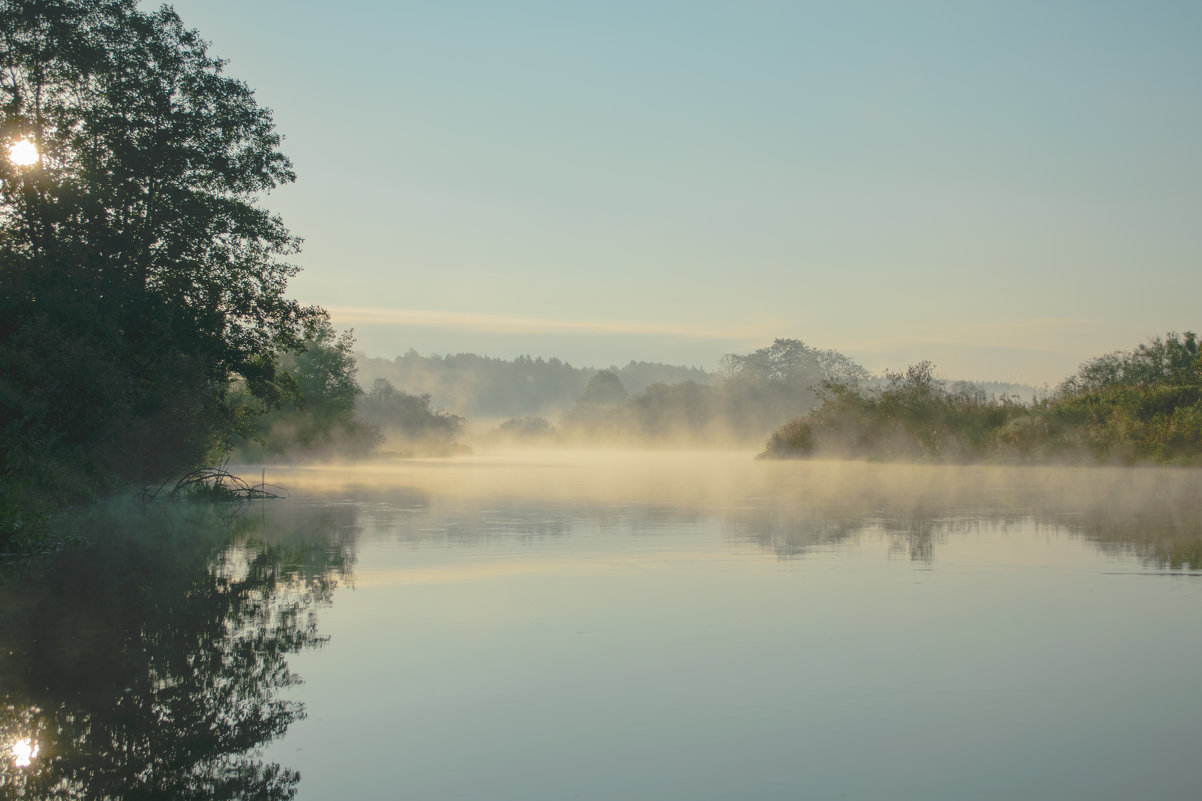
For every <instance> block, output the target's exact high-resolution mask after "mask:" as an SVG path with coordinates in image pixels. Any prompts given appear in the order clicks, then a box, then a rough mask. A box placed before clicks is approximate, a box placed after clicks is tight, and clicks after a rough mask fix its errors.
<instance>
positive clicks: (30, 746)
mask: <svg viewBox="0 0 1202 801" xmlns="http://www.w3.org/2000/svg"><path fill="white" fill-rule="evenodd" d="M12 755H13V762H15V763H16V765H17V767H18V768H27V767H29V765H30V764H31V763H32V762H33V758H34V757H36V756H37V755H38V744H37V743H35V742H33V741H32V740H18V741H17V742H15V743H13V747H12Z"/></svg>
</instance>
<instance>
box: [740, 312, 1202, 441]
mask: <svg viewBox="0 0 1202 801" xmlns="http://www.w3.org/2000/svg"><path fill="white" fill-rule="evenodd" d="M763 455H764V456H766V457H772V458H787V457H799V456H811V455H837V456H851V457H860V458H865V457H866V458H871V459H881V460H894V459H899V460H930V461H976V460H997V461H1023V462H1047V461H1096V462H1116V463H1121V464H1132V463H1137V462H1160V463H1168V464H1197V463H1199V462H1202V355H1200V353H1199V344H1198V338H1197V336H1196V335H1195V334H1194V333H1192V332H1186V333H1185V334H1184V335H1178V334H1175V333H1170V334H1168V335H1167V336H1166V337H1164V338H1163V339H1161V338H1155V339H1153V340H1151V341H1150V342H1149V343H1148V344H1145V345H1140V346H1139V347H1137V348H1135V349H1134V350H1132V351H1120V352H1116V353H1112V354H1108V355H1106V356H1102V357H1099V358H1097V359H1093V360H1092V361H1089V362H1086V363H1085V364H1084V365H1082V366H1081V369H1080V370H1079V371H1078V372H1077V374H1076V375H1074V376H1072V377H1071V378H1069V379H1067V380H1066V381H1064V382H1063V383H1062V384H1061V385H1060V386H1059V387H1058V388H1057V389H1056V390H1055V391H1054V392H1052V393H1050V394H1049V395H1048V396H1047V397H1044V398H1040V399H1038V400H1036V401H1034V402H1032V403H1021V402H1019V401H1018V399H1016V398H1013V397H1007V396H1002V397H989V396H986V394H985V393H984V392H981V391H980V390H978V389H976V388H975V387H974V386H973V385H971V384H964V383H960V384H955V385H951V386H949V385H947V384H946V383H945V382H942V381H939V380H937V379H936V378H935V377H934V373H933V368H932V366H931V364H930V363H929V362H923V363H921V364H918V365H914V366H911V367H910V368H909V369H908V370H907V371H906V372H905V373H888V374H886V382H885V384H884V386H882V387H878V388H874V389H865V388H863V387H861V386H856V385H853V384H849V383H844V382H838V381H828V382H826V383H825V384H824V385H823V402H822V405H821V406H819V407H818V408H817V409H814V410H813V411H811V412H810V413H809V414H808V415H807V416H805V417H802V418H799V419H795V420H793V421H791V422H789V423H787V424H786V425H784V426H783V427H781V428H780V429H779V430H778V431H777V432H776V433H774V434H773V435H772V437H771V439H770V440H769V441H768V447H767V450H766V451H765V452H764V454H763Z"/></svg>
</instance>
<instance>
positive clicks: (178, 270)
mask: <svg viewBox="0 0 1202 801" xmlns="http://www.w3.org/2000/svg"><path fill="white" fill-rule="evenodd" d="M22 142H27V143H32V144H33V146H34V147H35V148H36V150H37V154H38V158H37V161H36V162H35V163H33V164H25V165H22V164H19V163H18V161H20V160H21V159H15V158H12V157H6V156H10V154H11V153H13V152H14V151H12V150H11V148H13V147H14V146H15V145H17V144H18V143H22ZM279 145H280V135H279V134H278V133H277V132H276V130H275V127H274V125H273V121H272V115H271V112H270V110H269V109H266V108H264V107H262V106H260V105H259V104H258V102H257V101H256V99H255V96H254V93H253V92H252V91H251V89H250V88H249V87H248V86H247V85H246V84H245V83H243V82H241V81H238V80H236V79H234V78H232V77H230V76H228V75H226V74H225V62H224V61H222V60H220V59H218V58H215V57H213V56H212V55H210V54H209V53H208V49H207V44H206V42H205V41H204V40H203V39H201V38H200V36H199V34H198V33H197V32H196V31H194V30H189V29H188V28H186V27H185V26H184V25H183V23H182V22H181V21H180V18H179V17H178V16H177V15H176V13H175V12H174V11H173V10H172V9H171V8H169V7H167V6H164V7H162V8H161V9H159V10H157V11H153V12H145V11H141V10H139V9H138V7H137V5H136V3H135V2H134V0H0V454H4V455H2V456H0V460H3V461H0V481H4V482H7V481H9V480H11V479H12V478H13V477H14V476H15V475H18V474H22V475H28V474H29V473H30V471H31V470H34V468H36V467H37V464H36V463H37V462H38V460H39V459H42V458H43V457H42V456H39V455H37V454H42V453H46V452H50V453H54V454H58V455H59V458H60V459H61V460H63V461H64V462H69V463H73V464H74V463H77V462H81V461H91V462H98V461H103V462H104V463H105V464H104V467H105V468H106V469H109V470H112V469H117V470H119V471H120V472H122V473H124V474H126V475H129V476H134V477H149V476H151V475H161V474H163V473H165V472H169V471H171V470H174V469H178V468H180V467H184V466H187V465H189V464H192V463H195V462H196V461H198V460H200V459H203V458H204V457H205V455H206V454H207V453H211V452H212V450H213V449H214V448H215V447H217V448H219V447H221V446H222V445H224V444H227V443H228V441H229V440H230V438H231V437H232V436H233V434H234V433H235V432H236V431H237V430H238V429H239V428H240V427H241V428H245V424H246V422H247V421H246V420H244V419H242V418H241V417H240V415H241V412H240V411H239V410H240V409H243V408H244V406H243V405H241V404H233V403H230V393H231V386H232V384H233V382H234V381H235V380H238V381H239V382H240V383H241V384H242V385H244V386H245V387H247V388H248V389H249V391H250V392H251V393H252V394H253V396H255V397H256V398H258V399H260V400H262V401H264V402H265V403H267V404H270V403H272V402H274V401H276V400H278V398H279V396H280V395H281V394H282V393H283V394H286V392H287V391H288V386H289V383H288V382H287V381H281V380H280V375H279V372H278V370H277V362H278V354H279V353H281V352H283V351H286V350H291V349H295V348H296V347H297V346H298V345H299V344H300V343H301V342H302V341H303V339H304V336H305V334H306V333H307V332H310V333H311V332H312V331H313V330H314V326H315V325H317V324H319V323H320V321H321V320H322V319H323V317H324V312H322V311H321V310H320V309H318V308H316V307H307V306H302V305H300V304H298V303H297V302H295V301H293V300H290V299H288V298H287V297H286V296H285V287H286V283H287V281H288V279H289V277H290V276H292V275H293V274H294V273H295V271H296V268H295V267H294V266H292V265H291V264H289V263H288V261H287V259H288V257H289V256H291V255H292V254H294V253H295V252H296V251H297V248H298V245H299V241H298V240H297V239H296V238H295V237H294V236H292V235H291V234H290V233H289V231H288V230H287V228H286V227H285V226H284V224H283V222H282V221H281V220H280V219H279V218H278V217H277V216H274V215H272V214H271V213H270V212H269V211H267V210H266V209H264V208H263V207H262V206H261V205H260V199H261V197H262V196H263V194H264V193H266V192H267V191H269V190H271V189H273V188H274V187H277V186H279V185H280V184H283V183H287V182H290V181H292V180H293V179H294V175H293V171H292V165H291V163H290V162H289V161H288V159H287V158H286V157H285V156H284V155H283V154H282V153H281V152H280V150H279ZM25 160H28V159H25ZM100 454H105V455H106V456H105V458H104V459H100V458H99V455H100ZM34 472H36V470H34ZM10 501H11V499H10ZM3 505H4V498H3V497H2V494H0V516H2V515H3Z"/></svg>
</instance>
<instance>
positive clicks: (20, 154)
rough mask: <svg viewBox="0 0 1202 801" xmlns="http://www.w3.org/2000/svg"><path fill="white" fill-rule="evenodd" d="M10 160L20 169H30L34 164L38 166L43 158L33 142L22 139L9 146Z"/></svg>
mask: <svg viewBox="0 0 1202 801" xmlns="http://www.w3.org/2000/svg"><path fill="white" fill-rule="evenodd" d="M8 158H9V160H10V161H12V163H13V164H16V165H17V166H18V167H28V166H30V165H32V164H37V163H38V159H39V158H41V156H40V155H39V154H38V149H37V146H35V145H34V143H33V142H31V141H29V140H28V139H22V140H21V141H19V142H14V143H13V144H11V145H9V146H8Z"/></svg>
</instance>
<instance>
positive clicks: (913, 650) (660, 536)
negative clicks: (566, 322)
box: [0, 453, 1202, 801]
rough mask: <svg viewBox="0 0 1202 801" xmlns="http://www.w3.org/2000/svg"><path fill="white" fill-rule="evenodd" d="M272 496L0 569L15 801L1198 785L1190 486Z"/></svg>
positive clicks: (499, 480)
mask: <svg viewBox="0 0 1202 801" xmlns="http://www.w3.org/2000/svg"><path fill="white" fill-rule="evenodd" d="M257 472H258V471H257V470H255V473H257ZM268 480H269V481H272V482H275V483H277V484H281V485H283V486H285V487H287V488H288V489H289V492H290V496H291V497H290V498H289V499H288V500H285V501H273V502H265V503H261V504H258V505H251V506H247V507H244V508H242V509H241V510H240V511H232V510H222V509H214V508H209V507H198V506H189V505H183V506H169V505H160V506H157V507H154V508H151V509H149V510H147V511H145V512H138V511H136V510H133V509H131V508H129V507H127V506H125V505H124V504H113V505H111V506H110V507H108V508H105V509H101V510H95V511H92V512H89V513H87V514H83V515H81V516H79V517H77V518H75V519H73V520H72V521H71V522H70V524H69V528H70V530H71V531H72V532H74V533H75V534H77V535H78V536H80V537H83V538H84V540H85V542H84V544H83V545H82V546H81V547H79V548H76V549H73V550H70V551H67V552H64V553H62V554H57V555H54V556H51V557H48V558H45V559H40V560H35V561H32V562H30V561H17V560H13V559H7V560H5V561H4V562H0V603H3V609H4V614H3V615H2V616H0V617H2V621H0V695H2V696H3V704H2V706H0V749H2V751H0V782H2V784H0V798H37V799H41V798H88V799H101V798H130V799H132V798H146V799H160V798H162V799H177V798H183V799H186V798H196V799H202V798H203V799H209V798H217V799H227V798H228V799H234V798H256V799H277V798H279V799H283V798H289V797H293V794H294V795H295V797H296V798H298V799H310V800H311V801H317V800H320V799H335V798H353V799H523V800H525V799H576V798H580V799H642V798H646V799H826V798H831V799H843V798H846V799H958V800H959V799H1019V798H1022V799H1045V798H1046V799H1076V798H1080V799H1124V800H1126V799H1133V798H1156V799H1196V798H1199V797H1200V796H1202V790H1200V789H1199V783H1198V779H1197V768H1196V764H1197V753H1198V744H1199V743H1200V742H1202V690H1200V689H1199V683H1198V682H1199V680H1198V677H1199V675H1200V669H1202V575H1200V574H1202V473H1200V472H1198V471H1193V470H1176V471H1171V470H1159V469H1148V470H1123V469H1108V468H1097V469H1073V470H1068V469H1065V470H1053V469H1043V468H987V467H972V468H957V467H917V468H916V467H900V466H887V465H865V464H841V463H761V462H754V461H751V460H750V458H749V457H748V456H747V455H746V454H684V455H680V454H671V455H669V454H580V453H550V454H541V455H533V456H531V455H525V456H493V457H473V458H467V459H457V460H451V461H432V462H398V463H393V464H377V465H373V466H370V467H363V468H358V469H353V470H352V469H348V468H321V469H317V468H310V469H291V470H287V469H283V468H278V469H272V468H269V469H268Z"/></svg>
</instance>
